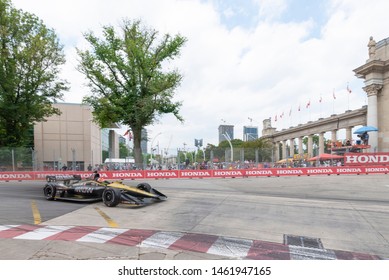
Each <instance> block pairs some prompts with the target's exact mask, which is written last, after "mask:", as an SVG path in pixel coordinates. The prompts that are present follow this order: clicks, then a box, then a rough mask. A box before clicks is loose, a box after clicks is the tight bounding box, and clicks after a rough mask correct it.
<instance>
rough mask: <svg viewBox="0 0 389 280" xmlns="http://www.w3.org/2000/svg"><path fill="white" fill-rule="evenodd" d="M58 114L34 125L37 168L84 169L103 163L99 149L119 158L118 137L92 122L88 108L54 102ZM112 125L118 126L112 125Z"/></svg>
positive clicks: (80, 105)
mask: <svg viewBox="0 0 389 280" xmlns="http://www.w3.org/2000/svg"><path fill="white" fill-rule="evenodd" d="M54 107H56V108H59V109H60V111H61V112H62V114H61V115H59V116H57V115H55V116H51V117H49V118H48V119H47V121H46V122H41V123H37V124H35V126H34V146H35V162H36V165H37V169H38V170H59V169H61V168H63V166H65V165H66V167H67V168H69V169H77V170H87V168H88V166H89V165H91V166H95V165H99V164H101V163H102V151H104V150H105V151H107V154H108V155H109V157H112V158H116V157H119V137H118V134H117V133H116V132H115V131H113V130H110V129H101V128H100V127H99V126H98V125H97V124H96V123H94V122H93V121H92V120H93V117H92V112H91V107H89V106H87V105H83V104H74V103H57V104H54ZM112 128H118V127H117V126H116V127H112Z"/></svg>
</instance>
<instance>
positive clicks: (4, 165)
mask: <svg viewBox="0 0 389 280" xmlns="http://www.w3.org/2000/svg"><path fill="white" fill-rule="evenodd" d="M33 170H36V160H35V151H34V150H33V149H32V148H0V171H33Z"/></svg>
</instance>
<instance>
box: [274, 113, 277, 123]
mask: <svg viewBox="0 0 389 280" xmlns="http://www.w3.org/2000/svg"><path fill="white" fill-rule="evenodd" d="M274 121H275V122H276V121H277V114H276V116H275V117H274Z"/></svg>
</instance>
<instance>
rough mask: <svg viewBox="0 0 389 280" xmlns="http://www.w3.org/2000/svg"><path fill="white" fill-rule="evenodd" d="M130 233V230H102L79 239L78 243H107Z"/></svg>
mask: <svg viewBox="0 0 389 280" xmlns="http://www.w3.org/2000/svg"><path fill="white" fill-rule="evenodd" d="M126 231H128V229H120V228H101V229H98V230H96V231H94V232H91V233H89V234H87V235H84V236H83V237H81V238H79V239H77V240H76V241H81V242H92V243H105V242H107V241H109V240H111V239H113V238H115V237H117V236H118V235H120V234H122V233H124V232H126Z"/></svg>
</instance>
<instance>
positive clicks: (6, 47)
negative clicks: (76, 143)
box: [0, 0, 68, 146]
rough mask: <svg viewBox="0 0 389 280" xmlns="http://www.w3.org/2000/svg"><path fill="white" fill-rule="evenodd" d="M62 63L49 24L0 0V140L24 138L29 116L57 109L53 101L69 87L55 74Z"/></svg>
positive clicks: (3, 143)
mask: <svg viewBox="0 0 389 280" xmlns="http://www.w3.org/2000/svg"><path fill="white" fill-rule="evenodd" d="M64 63H65V57H64V54H63V51H62V46H61V45H60V44H59V40H58V38H57V36H56V34H55V32H54V31H53V30H52V29H49V28H47V27H46V26H45V25H44V23H43V22H42V21H41V20H39V19H38V18H37V17H36V16H34V15H32V14H29V13H26V12H23V11H22V10H17V9H15V8H13V7H12V5H11V2H10V1H9V0H0V146H19V145H24V144H26V143H28V142H29V141H31V139H28V138H29V136H28V135H29V132H30V130H31V127H32V125H33V123H34V122H40V121H44V120H45V118H46V117H48V116H51V115H52V114H59V113H60V112H59V111H58V110H57V109H56V108H54V107H53V106H52V103H53V102H55V101H56V100H57V99H61V98H62V92H63V91H64V90H67V89H68V88H67V85H66V81H63V80H60V79H59V78H58V75H59V72H60V68H59V66H61V65H62V64H64Z"/></svg>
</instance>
